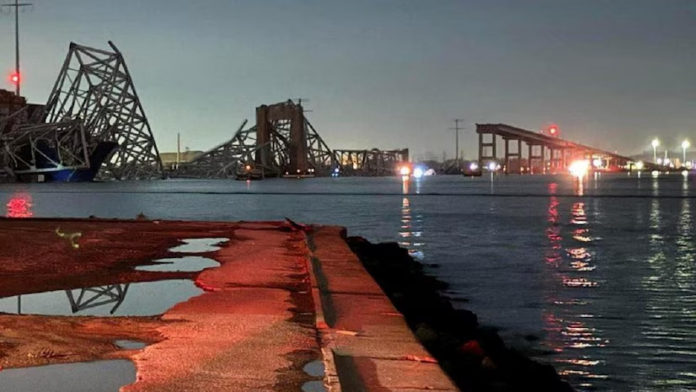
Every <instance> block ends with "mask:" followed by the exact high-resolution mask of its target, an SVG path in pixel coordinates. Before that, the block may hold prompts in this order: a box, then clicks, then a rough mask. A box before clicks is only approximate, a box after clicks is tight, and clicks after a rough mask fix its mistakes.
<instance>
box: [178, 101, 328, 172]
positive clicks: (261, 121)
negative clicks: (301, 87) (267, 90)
mask: <svg viewBox="0 0 696 392" xmlns="http://www.w3.org/2000/svg"><path fill="white" fill-rule="evenodd" d="M245 124H246V121H245V122H244V123H243V124H242V126H241V127H240V128H239V129H238V130H237V133H235V135H234V137H232V139H230V140H229V141H227V142H225V143H222V144H220V145H218V146H216V147H214V148H212V149H210V150H208V151H207V152H205V153H203V154H202V155H200V156H198V157H197V158H196V159H194V160H193V161H191V162H189V163H186V164H181V165H180V166H179V167H178V169H177V170H175V171H174V172H173V173H172V176H175V177H195V178H232V177H235V176H236V174H237V173H239V172H240V171H242V169H243V167H244V166H247V165H253V166H254V169H256V170H259V171H260V172H261V173H262V175H263V176H264V177H278V176H282V175H283V174H285V173H290V174H294V173H296V172H297V173H303V174H306V173H311V174H314V175H328V174H329V173H330V171H331V168H332V165H334V163H335V160H336V159H335V156H334V154H333V152H332V151H331V149H330V148H329V147H328V145H327V144H326V143H325V142H324V140H323V139H322V138H321V136H319V133H318V132H317V131H316V129H314V127H313V126H312V124H310V123H309V121H307V119H306V118H305V116H304V111H303V109H302V106H301V105H297V104H295V103H293V102H292V101H290V100H288V101H286V102H281V103H277V104H273V105H262V106H260V107H258V108H256V125H255V126H254V127H252V128H249V129H244V125H245Z"/></svg>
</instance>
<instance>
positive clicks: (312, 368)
mask: <svg viewBox="0 0 696 392" xmlns="http://www.w3.org/2000/svg"><path fill="white" fill-rule="evenodd" d="M302 370H304V372H305V373H307V374H309V375H310V376H312V377H324V376H325V375H326V371H325V370H324V362H322V361H312V362H310V363H308V364H306V365H305V367H304V368H302Z"/></svg>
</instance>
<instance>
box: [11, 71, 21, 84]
mask: <svg viewBox="0 0 696 392" xmlns="http://www.w3.org/2000/svg"><path fill="white" fill-rule="evenodd" d="M10 81H11V82H12V83H14V84H19V74H18V73H17V72H15V73H13V74H12V75H10Z"/></svg>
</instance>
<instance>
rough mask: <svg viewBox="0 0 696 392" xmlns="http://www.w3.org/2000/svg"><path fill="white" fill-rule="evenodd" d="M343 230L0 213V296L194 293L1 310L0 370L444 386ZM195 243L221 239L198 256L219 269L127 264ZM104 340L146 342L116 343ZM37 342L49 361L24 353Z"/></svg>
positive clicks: (191, 383)
mask: <svg viewBox="0 0 696 392" xmlns="http://www.w3.org/2000/svg"><path fill="white" fill-rule="evenodd" d="M342 230H343V229H341V228H339V227H298V226H296V225H292V224H288V223H281V222H259V223H220V222H168V221H149V220H137V221H115V220H100V219H82V220H50V219H31V220H23V219H20V220H2V221H0V246H1V247H2V248H3V249H7V250H8V251H3V252H2V253H0V296H2V297H7V296H14V295H18V294H23V295H25V294H30V293H38V292H45V291H54V290H68V289H75V288H80V287H90V286H96V285H105V284H116V283H123V282H143V281H159V280H163V279H181V278H188V279H192V280H194V281H195V283H196V285H197V286H198V287H200V288H201V289H203V290H204V292H203V294H201V295H199V296H196V297H193V298H191V299H189V300H187V301H185V302H181V303H178V304H177V305H175V306H174V307H172V308H170V309H169V310H167V311H166V312H164V313H163V314H162V315H158V316H152V317H110V318H106V317H79V313H78V314H76V315H75V317H55V316H25V315H12V314H3V315H0V323H1V324H2V325H3V329H2V330H0V341H1V343H2V345H0V366H2V367H4V368H13V367H28V366H39V365H45V364H53V363H67V362H80V361H91V360H99V359H113V358H128V359H131V360H132V361H133V362H134V363H135V365H136V368H137V379H136V382H135V383H133V384H131V385H127V386H124V387H123V388H122V391H129V392H130V391H170V390H180V391H210V390H219V391H300V390H301V388H302V385H303V384H305V383H306V382H309V381H312V380H319V379H317V378H316V377H312V376H310V375H308V374H307V373H305V372H304V371H303V370H302V369H303V367H304V366H305V365H306V364H307V363H309V362H312V361H316V360H322V361H323V362H324V363H325V367H326V373H327V374H326V377H324V378H323V380H322V381H323V382H324V385H325V386H326V388H327V390H329V391H415V390H423V389H426V390H428V389H432V390H445V391H448V390H449V391H456V390H457V389H456V388H455V387H454V385H453V384H452V383H451V381H450V380H449V379H448V378H447V376H446V375H445V374H444V373H443V372H442V370H441V369H440V367H439V366H438V365H437V363H436V362H435V361H434V360H433V359H432V358H430V357H429V355H428V353H427V352H426V351H425V349H424V348H423V347H422V346H421V345H420V344H419V343H418V342H417V340H416V339H415V337H414V336H413V334H412V333H411V331H410V330H409V328H408V326H407V325H406V323H405V322H404V319H403V316H402V315H401V314H400V313H398V312H397V311H396V310H395V309H394V307H393V306H392V304H391V303H390V301H389V299H388V298H387V297H386V296H385V295H384V293H383V292H382V291H381V289H380V288H379V286H378V285H377V284H376V283H375V282H374V280H373V279H372V278H371V277H370V275H369V274H368V273H367V272H366V271H365V270H364V268H363V267H362V265H361V263H360V261H359V260H358V258H357V257H356V256H355V255H354V254H353V253H352V252H351V251H350V249H349V248H348V246H347V245H346V243H345V241H344V239H343V237H342ZM75 233H79V235H75ZM70 234H73V235H72V236H70ZM206 237H217V238H219V237H223V238H229V240H230V241H229V242H227V243H226V244H224V245H221V246H222V247H221V249H219V250H215V251H212V252H206V253H202V254H201V255H202V256H205V257H209V258H212V259H214V260H216V261H218V262H219V263H220V267H217V268H211V269H206V270H203V271H202V272H195V273H191V272H147V271H138V270H135V267H137V266H139V265H147V264H151V263H152V260H154V259H158V258H165V257H170V258H171V257H176V256H181V254H177V255H174V254H173V252H171V251H170V250H169V249H171V248H172V247H174V246H176V245H177V244H179V240H181V239H187V238H206ZM125 301H128V298H127V297H126V299H125ZM113 339H134V340H141V341H145V342H148V343H149V345H148V346H147V347H145V348H144V349H140V350H123V349H119V348H118V347H116V346H115V345H113V344H112V342H113ZM37 350H43V351H41V352H46V350H49V352H50V353H51V354H52V355H33V353H34V352H36V351H37ZM0 376H1V374H0ZM0 379H1V378H0ZM0 383H1V381H0Z"/></svg>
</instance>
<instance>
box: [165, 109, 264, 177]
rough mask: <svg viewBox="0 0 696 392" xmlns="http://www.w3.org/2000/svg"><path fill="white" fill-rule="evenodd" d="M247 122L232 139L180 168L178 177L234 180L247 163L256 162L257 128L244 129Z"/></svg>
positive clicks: (176, 173)
mask: <svg viewBox="0 0 696 392" xmlns="http://www.w3.org/2000/svg"><path fill="white" fill-rule="evenodd" d="M246 123H247V121H246V120H245V121H244V122H243V123H242V125H241V126H240V127H239V129H238V130H237V132H236V133H235V134H234V136H233V137H232V139H230V140H228V141H226V142H224V143H222V144H220V145H218V146H216V147H214V148H211V149H210V150H208V151H206V152H205V153H203V154H201V155H199V156H198V157H196V158H195V159H194V160H192V161H191V162H188V163H186V164H182V165H180V166H179V168H178V170H177V171H176V172H175V173H172V174H173V175H174V176H177V177H195V178H234V177H235V175H236V173H237V172H238V171H239V170H240V169H241V167H242V166H244V165H245V164H247V163H250V162H253V161H254V153H255V152H256V150H257V147H256V128H255V127H253V128H251V129H246V130H245V129H244V126H245V125H246Z"/></svg>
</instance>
